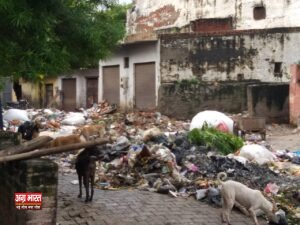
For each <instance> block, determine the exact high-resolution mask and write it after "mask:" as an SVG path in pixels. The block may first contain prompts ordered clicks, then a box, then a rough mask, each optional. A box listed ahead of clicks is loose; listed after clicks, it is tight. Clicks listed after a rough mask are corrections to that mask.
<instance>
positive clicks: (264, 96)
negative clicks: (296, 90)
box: [247, 83, 290, 123]
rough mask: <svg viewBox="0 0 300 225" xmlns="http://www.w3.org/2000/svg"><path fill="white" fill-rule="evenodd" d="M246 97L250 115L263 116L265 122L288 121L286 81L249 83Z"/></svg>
mask: <svg viewBox="0 0 300 225" xmlns="http://www.w3.org/2000/svg"><path fill="white" fill-rule="evenodd" d="M275 93H276V94H275ZM247 98H248V99H247V102H248V103H247V105H248V113H249V115H250V116H259V117H265V118H266V122H267V123H288V122H289V111H290V110H289V84H288V83H280V84H278V83H276V84H272V83H269V84H255V85H249V86H248V87H247Z"/></svg>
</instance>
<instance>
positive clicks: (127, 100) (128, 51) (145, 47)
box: [98, 41, 160, 109]
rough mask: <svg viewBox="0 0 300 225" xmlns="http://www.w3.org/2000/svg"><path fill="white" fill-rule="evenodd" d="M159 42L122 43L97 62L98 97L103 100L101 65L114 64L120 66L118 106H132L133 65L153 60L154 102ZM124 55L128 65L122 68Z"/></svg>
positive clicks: (158, 83)
mask: <svg viewBox="0 0 300 225" xmlns="http://www.w3.org/2000/svg"><path fill="white" fill-rule="evenodd" d="M158 48H159V44H158V42H157V41H155V42H141V43H135V44H129V45H123V46H122V47H120V49H119V50H117V51H116V52H115V53H114V55H113V57H111V58H108V59H106V60H103V61H100V63H99V68H100V70H99V73H100V76H99V95H98V98H99V99H100V100H103V75H102V72H103V69H102V67H103V66H116V65H119V68H120V106H121V108H123V109H126V108H132V107H133V106H134V82H135V81H134V72H135V71H134V65H135V64H136V63H148V62H155V75H156V102H157V93H158V87H159V85H160V72H159V61H160V56H159V54H158V53H159V51H158ZM124 57H128V58H129V67H128V68H124ZM125 80H127V81H128V85H123V81H125Z"/></svg>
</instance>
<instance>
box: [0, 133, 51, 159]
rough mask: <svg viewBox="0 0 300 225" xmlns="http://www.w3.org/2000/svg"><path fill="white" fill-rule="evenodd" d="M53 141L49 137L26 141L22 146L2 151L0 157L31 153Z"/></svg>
mask: <svg viewBox="0 0 300 225" xmlns="http://www.w3.org/2000/svg"><path fill="white" fill-rule="evenodd" d="M51 140H52V138H51V137H49V136H40V137H37V138H35V139H33V140H30V141H26V142H24V143H23V144H21V145H16V146H13V147H10V148H7V149H4V150H1V151H0V157H1V156H6V155H15V154H20V153H25V152H29V151H31V150H34V149H37V148H40V147H42V146H44V145H45V144H46V143H47V142H49V141H51Z"/></svg>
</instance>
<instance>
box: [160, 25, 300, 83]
mask: <svg viewBox="0 0 300 225" xmlns="http://www.w3.org/2000/svg"><path fill="white" fill-rule="evenodd" d="M298 43H300V29H298V28H294V29H289V28H279V29H270V30H256V31H233V32H230V33H228V32H225V33H216V34H213V35H212V34H210V35H209V34H195V33H194V34H164V35H161V40H160V45H161V47H160V52H161V63H160V65H161V68H160V72H161V82H162V83H166V82H173V81H176V80H184V79H197V80H200V81H225V80H227V81H228V80H260V81H264V82H288V81H289V80H290V73H289V66H290V64H293V63H295V62H298V61H299V59H300V45H299V44H298Z"/></svg>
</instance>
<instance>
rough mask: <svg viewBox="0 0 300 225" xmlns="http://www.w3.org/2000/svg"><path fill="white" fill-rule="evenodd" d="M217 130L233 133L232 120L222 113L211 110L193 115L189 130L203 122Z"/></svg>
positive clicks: (200, 126)
mask: <svg viewBox="0 0 300 225" xmlns="http://www.w3.org/2000/svg"><path fill="white" fill-rule="evenodd" d="M205 122H206V123H207V125H208V126H210V127H214V128H217V129H219V128H221V129H219V130H222V131H227V132H230V133H233V120H232V119H231V118H229V117H228V116H226V115H225V114H224V113H221V112H218V111H212V110H206V111H202V112H199V113H198V114H197V115H196V116H194V117H193V119H192V121H191V125H190V130H193V129H194V128H200V129H201V128H202V127H203V125H204V123H205Z"/></svg>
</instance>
